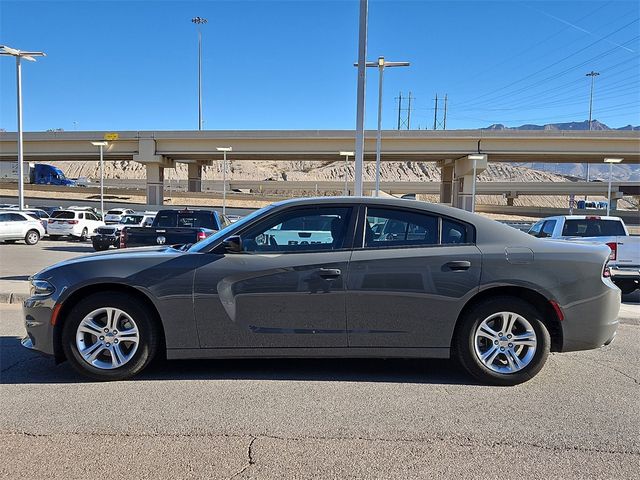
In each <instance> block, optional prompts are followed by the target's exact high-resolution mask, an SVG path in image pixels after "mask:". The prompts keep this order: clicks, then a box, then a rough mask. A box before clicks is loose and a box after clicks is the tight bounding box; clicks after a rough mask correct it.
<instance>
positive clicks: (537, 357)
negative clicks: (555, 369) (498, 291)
mask: <svg viewBox="0 0 640 480" xmlns="http://www.w3.org/2000/svg"><path fill="white" fill-rule="evenodd" d="M499 312H513V313H516V314H518V315H520V316H521V317H522V318H524V319H525V320H526V321H527V322H529V324H530V325H531V327H532V328H533V332H534V333H535V340H536V347H535V353H534V354H533V356H532V358H531V359H530V360H529V363H528V364H526V366H524V368H522V369H520V370H517V371H514V372H510V373H503V372H498V371H494V370H492V369H491V368H489V367H488V366H487V365H485V364H484V363H483V362H482V360H481V359H480V358H479V354H478V353H476V339H475V334H476V331H477V330H478V327H479V326H480V325H481V324H482V322H483V321H484V320H485V319H488V318H489V317H491V316H492V315H494V314H497V313H499ZM541 318H542V316H541V315H540V313H539V312H538V310H537V309H536V308H535V307H534V306H533V305H531V304H530V303H528V302H525V301H524V300H521V299H519V298H516V297H507V296H503V297H495V298H490V299H487V300H484V301H482V302H480V303H478V304H476V305H475V306H473V307H472V308H471V310H469V311H468V312H467V313H466V314H465V315H464V316H463V317H462V318H461V319H460V322H461V323H460V324H459V325H458V328H457V333H456V337H455V339H454V345H453V347H454V351H455V354H456V357H457V358H458V360H459V361H460V363H461V364H462V366H463V367H464V368H465V370H467V371H468V372H469V373H470V374H471V375H472V376H474V377H475V378H476V379H478V380H479V381H480V382H482V383H487V384H491V385H501V386H511V385H517V384H519V383H523V382H526V381H527V380H530V379H531V378H533V377H534V376H535V375H536V374H537V373H538V372H539V371H540V370H541V369H542V367H543V366H544V364H545V362H546V361H547V357H548V356H549V349H550V347H551V338H550V336H549V331H548V330H547V328H546V327H545V325H544V324H543V322H542V320H541ZM499 333H503V337H502V338H503V339H506V334H505V332H499ZM483 341H484V342H488V345H491V344H492V342H491V341H489V340H484V339H480V342H483ZM504 341H505V342H506V341H508V340H504ZM491 348H492V347H489V346H487V350H489V349H491ZM496 348H498V347H496ZM505 348H507V346H505ZM527 348H528V347H522V350H521V352H526V351H527ZM507 350H508V348H507ZM497 355H498V356H497V357H495V360H494V361H493V362H494V363H493V364H492V365H493V366H496V362H497V364H498V366H499V364H500V363H505V362H506V360H507V358H506V353H504V354H503V353H501V352H499V353H498V354H497ZM505 368H507V365H505Z"/></svg>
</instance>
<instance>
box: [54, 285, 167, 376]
mask: <svg viewBox="0 0 640 480" xmlns="http://www.w3.org/2000/svg"><path fill="white" fill-rule="evenodd" d="M62 347H63V350H64V353H65V356H66V358H67V360H69V362H70V363H71V365H72V366H73V368H75V369H76V370H77V371H78V372H80V373H81V374H83V375H85V376H87V377H89V378H91V379H93V380H122V379H125V378H129V377H132V376H134V375H136V374H137V373H139V372H140V371H142V370H143V369H144V368H145V367H146V366H147V365H148V364H149V362H150V361H151V360H152V359H153V357H154V355H155V353H156V350H157V347H158V330H157V327H156V324H155V322H154V319H153V317H152V315H151V314H150V312H149V311H148V310H147V309H146V308H145V307H144V306H143V305H141V302H140V301H139V300H138V299H136V298H134V297H132V296H130V295H127V294H122V293H115V292H105V293H96V294H93V295H90V296H88V297H86V298H84V299H83V300H81V301H80V302H78V304H76V305H75V306H74V307H73V308H72V310H71V311H70V313H69V315H68V316H67V318H66V321H65V324H64V329H63V332H62Z"/></svg>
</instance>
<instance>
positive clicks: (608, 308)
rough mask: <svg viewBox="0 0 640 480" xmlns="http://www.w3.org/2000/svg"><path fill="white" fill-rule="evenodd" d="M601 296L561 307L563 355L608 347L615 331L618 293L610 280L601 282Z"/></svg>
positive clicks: (617, 289) (618, 310)
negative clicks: (563, 316) (602, 285)
mask: <svg viewBox="0 0 640 480" xmlns="http://www.w3.org/2000/svg"><path fill="white" fill-rule="evenodd" d="M603 284H604V286H605V288H604V290H603V292H602V293H601V294H600V295H598V296H595V297H591V298H589V299H587V300H582V301H579V302H574V303H572V304H570V305H565V306H562V310H563V312H564V315H565V318H564V320H563V321H562V322H560V325H561V327H562V351H563V352H572V351H577V350H591V349H594V348H600V347H602V346H603V345H608V344H609V343H611V342H612V341H613V338H614V337H615V335H616V330H617V329H618V314H619V313H620V301H621V292H620V289H619V288H617V287H616V286H615V285H614V284H613V283H612V282H611V281H610V280H608V279H607V280H603Z"/></svg>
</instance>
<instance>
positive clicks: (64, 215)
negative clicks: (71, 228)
mask: <svg viewBox="0 0 640 480" xmlns="http://www.w3.org/2000/svg"><path fill="white" fill-rule="evenodd" d="M51 217H52V218H66V219H69V218H76V214H75V213H74V212H65V211H62V210H58V211H56V212H53V215H51Z"/></svg>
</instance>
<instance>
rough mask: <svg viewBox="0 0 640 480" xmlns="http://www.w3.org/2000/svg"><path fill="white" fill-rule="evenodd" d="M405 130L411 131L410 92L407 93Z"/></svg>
mask: <svg viewBox="0 0 640 480" xmlns="http://www.w3.org/2000/svg"><path fill="white" fill-rule="evenodd" d="M407 130H411V92H409V106H408V110H407Z"/></svg>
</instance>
